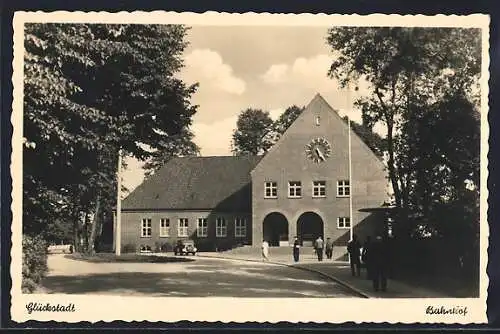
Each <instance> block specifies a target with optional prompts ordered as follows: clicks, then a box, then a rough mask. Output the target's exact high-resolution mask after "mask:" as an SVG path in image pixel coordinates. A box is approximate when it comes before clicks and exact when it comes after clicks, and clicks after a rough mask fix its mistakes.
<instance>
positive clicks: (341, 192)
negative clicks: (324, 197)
mask: <svg viewBox="0 0 500 334" xmlns="http://www.w3.org/2000/svg"><path fill="white" fill-rule="evenodd" d="M349 195H351V187H350V185H349V180H341V181H338V182H337V196H339V197H349Z"/></svg>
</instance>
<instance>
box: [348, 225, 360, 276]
mask: <svg viewBox="0 0 500 334" xmlns="http://www.w3.org/2000/svg"><path fill="white" fill-rule="evenodd" d="M360 248H361V244H360V243H359V241H358V236H357V235H356V234H354V235H353V236H352V240H351V241H349V244H348V245H347V252H349V262H350V263H351V274H352V276H360V275H361V273H360V269H361V262H360Z"/></svg>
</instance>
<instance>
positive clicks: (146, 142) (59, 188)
mask: <svg viewBox="0 0 500 334" xmlns="http://www.w3.org/2000/svg"><path fill="white" fill-rule="evenodd" d="M186 31H187V28H185V27H184V26H181V25H108V24H27V25H26V26H25V49H26V52H25V62H24V64H25V65H24V74H25V77H24V136H25V149H24V170H23V172H24V184H23V185H24V186H23V191H24V201H23V206H24V208H23V209H24V216H23V231H24V233H26V234H37V233H40V232H44V231H45V230H46V229H47V226H48V224H52V225H54V224H55V225H58V224H61V225H66V226H59V227H55V226H52V227H51V228H50V229H53V230H64V231H67V230H68V226H67V224H69V225H71V229H72V230H73V237H74V242H75V246H76V245H78V244H79V242H78V240H79V235H80V234H81V233H83V232H84V230H85V229H84V228H83V226H84V225H83V224H91V223H92V222H93V223H92V229H90V235H85V238H86V239H87V238H90V239H93V238H95V237H97V235H96V233H95V232H96V230H99V224H100V221H101V219H102V218H103V216H106V215H107V216H109V215H110V214H111V210H112V206H113V205H114V202H115V196H116V195H115V194H116V175H115V174H116V166H117V160H118V150H119V148H122V149H123V151H124V154H126V155H132V156H134V157H136V158H138V159H141V160H148V159H149V160H150V161H149V162H150V168H151V169H154V168H156V167H157V165H158V164H159V163H160V161H161V160H162V159H164V157H166V156H171V155H175V154H184V153H185V152H186V150H190V149H192V148H194V147H195V146H194V144H193V143H192V142H191V139H192V134H191V132H190V130H189V126H190V124H191V117H192V116H193V115H194V113H195V112H196V106H193V105H191V104H190V102H189V100H190V97H191V95H192V94H193V93H194V91H195V89H196V85H193V86H186V85H185V84H184V83H183V82H182V81H180V80H179V79H177V78H176V77H175V74H176V73H177V72H178V71H179V70H180V69H181V67H182V66H183V63H182V59H181V55H182V52H183V50H184V48H185V47H186V42H185V41H184V36H185V34H186ZM186 147H188V149H186ZM98 203H99V205H98ZM82 217H84V218H83V219H82ZM92 217H93V218H94V219H92ZM50 229H49V230H50ZM47 233H49V232H47ZM50 233H53V232H50ZM50 233H49V234H50ZM88 243H89V244H90V245H93V244H94V242H93V240H89V242H88Z"/></svg>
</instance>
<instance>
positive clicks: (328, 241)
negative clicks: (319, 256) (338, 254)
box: [325, 238, 333, 260]
mask: <svg viewBox="0 0 500 334" xmlns="http://www.w3.org/2000/svg"><path fill="white" fill-rule="evenodd" d="M325 254H326V258H327V259H328V260H331V259H332V256H333V241H332V239H330V238H326V244H325Z"/></svg>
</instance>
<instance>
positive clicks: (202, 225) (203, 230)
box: [196, 218, 208, 237]
mask: <svg viewBox="0 0 500 334" xmlns="http://www.w3.org/2000/svg"><path fill="white" fill-rule="evenodd" d="M196 235H197V236H199V237H207V236H208V223H207V218H198V228H197V229H196Z"/></svg>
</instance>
